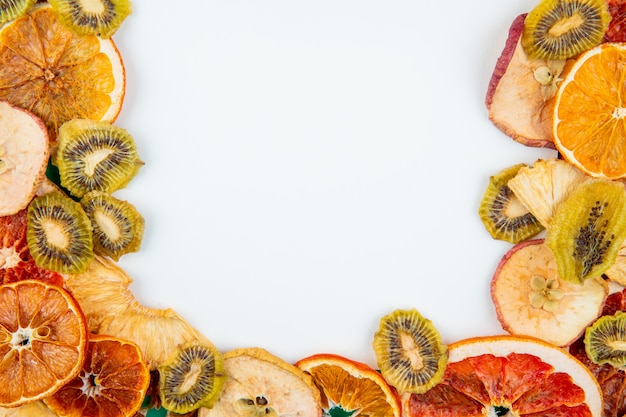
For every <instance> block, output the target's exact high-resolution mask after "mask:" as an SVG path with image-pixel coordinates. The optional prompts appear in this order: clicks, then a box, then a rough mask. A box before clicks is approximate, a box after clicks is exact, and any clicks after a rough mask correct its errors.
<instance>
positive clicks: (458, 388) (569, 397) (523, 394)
mask: <svg viewBox="0 0 626 417" xmlns="http://www.w3.org/2000/svg"><path fill="white" fill-rule="evenodd" d="M449 354H450V357H449V362H448V366H447V368H446V373H445V375H444V378H443V380H442V381H441V382H440V383H439V384H438V385H437V386H435V387H434V388H432V389H431V390H430V391H427V392H426V393H424V394H412V395H410V396H408V395H407V396H404V397H403V401H404V403H403V407H404V409H405V411H406V416H410V417H417V416H420V417H431V416H433V417H434V416H437V417H443V416H459V415H463V416H466V417H483V416H509V415H511V416H518V417H523V416H539V415H540V416H543V417H601V416H602V410H603V403H602V392H601V390H600V387H599V385H598V382H597V381H596V379H595V378H594V376H593V374H591V372H590V371H589V369H588V368H587V367H585V366H584V365H583V364H582V363H581V362H580V361H578V360H577V359H576V358H574V357H573V356H572V355H570V354H569V353H567V352H566V351H564V350H563V349H561V348H558V347H556V346H554V345H552V344H549V343H546V342H543V341H540V340H538V339H533V338H525V337H517V336H483V337H475V338H470V339H465V340H461V341H459V342H456V343H453V344H451V345H450V346H449Z"/></svg>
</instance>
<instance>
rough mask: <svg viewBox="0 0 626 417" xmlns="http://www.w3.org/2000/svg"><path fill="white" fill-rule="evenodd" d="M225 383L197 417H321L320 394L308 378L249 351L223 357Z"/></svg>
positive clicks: (263, 352) (264, 353) (260, 351)
mask: <svg viewBox="0 0 626 417" xmlns="http://www.w3.org/2000/svg"><path fill="white" fill-rule="evenodd" d="M224 369H225V371H226V381H225V383H224V386H223V389H222V392H221V394H220V396H219V398H218V400H217V402H216V403H215V404H214V405H213V406H212V407H211V408H200V410H199V412H198V417H232V416H242V417H256V416H265V417H278V416H298V417H321V416H322V407H321V402H320V401H321V400H320V391H319V390H318V389H317V388H316V387H315V385H314V383H313V381H312V378H311V376H310V375H309V374H307V373H305V372H304V371H302V370H300V369H299V368H297V367H295V366H293V365H291V364H289V363H287V362H285V361H284V360H282V359H280V358H278V357H276V356H274V355H273V354H271V353H269V352H268V351H266V350H264V349H262V348H258V347H253V348H240V349H234V350H232V351H229V352H226V353H225V354H224Z"/></svg>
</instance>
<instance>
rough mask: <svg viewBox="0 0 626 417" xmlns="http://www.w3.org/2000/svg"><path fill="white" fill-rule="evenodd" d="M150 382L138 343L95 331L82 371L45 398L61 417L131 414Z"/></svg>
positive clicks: (139, 404) (104, 416) (99, 416)
mask: <svg viewBox="0 0 626 417" xmlns="http://www.w3.org/2000/svg"><path fill="white" fill-rule="evenodd" d="M149 383H150V371H149V369H148V367H147V365H146V363H145V361H144V360H143V357H142V356H141V352H140V351H139V347H138V346H137V345H136V344H134V343H132V342H129V341H126V340H122V339H118V338H115V337H112V336H103V335H94V334H92V335H90V336H89V344H88V346H87V354H86V357H85V362H84V365H83V367H82V370H81V372H80V374H79V375H77V376H76V377H75V378H74V379H72V380H71V381H69V382H68V383H67V384H65V386H63V387H62V388H61V389H59V390H58V391H57V392H56V393H54V394H53V395H51V396H50V397H48V398H46V399H45V400H44V401H45V402H46V404H47V405H48V407H50V408H51V409H52V410H53V411H54V412H56V413H57V414H58V415H59V416H67V417H70V416H72V417H79V416H81V417H82V416H84V417H121V416H124V417H128V416H133V415H134V414H135V412H137V410H139V408H140V407H141V404H142V402H143V399H144V396H145V395H146V391H147V390H148V385H149Z"/></svg>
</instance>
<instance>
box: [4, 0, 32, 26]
mask: <svg viewBox="0 0 626 417" xmlns="http://www.w3.org/2000/svg"><path fill="white" fill-rule="evenodd" d="M35 3H37V0H0V24H4V23H7V22H10V21H11V20H15V19H17V18H18V17H20V16H22V15H24V14H26V12H28V11H29V10H30V8H31V7H33V6H34V5H35Z"/></svg>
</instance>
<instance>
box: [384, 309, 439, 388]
mask: <svg viewBox="0 0 626 417" xmlns="http://www.w3.org/2000/svg"><path fill="white" fill-rule="evenodd" d="M373 346H374V351H375V353H376V361H377V364H378V367H379V369H380V372H381V374H382V375H383V377H384V378H385V380H386V381H387V382H388V383H389V384H390V385H392V386H393V387H395V388H396V389H397V390H398V391H399V392H400V393H415V394H422V393H424V392H426V391H428V390H429V389H430V388H432V387H434V386H435V385H436V384H437V383H438V382H439V381H441V379H442V378H443V373H444V371H445V368H446V363H447V361H448V356H447V348H446V346H445V345H443V344H442V342H441V336H440V334H439V332H438V331H437V329H436V328H435V326H434V325H433V324H432V322H431V321H430V320H428V319H426V318H424V317H423V316H422V315H421V314H420V313H419V312H418V311H417V310H415V309H410V310H396V311H394V312H393V313H391V314H389V315H387V316H385V317H383V318H381V320H380V326H379V328H378V331H377V332H376V333H375V335H374V343H373Z"/></svg>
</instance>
